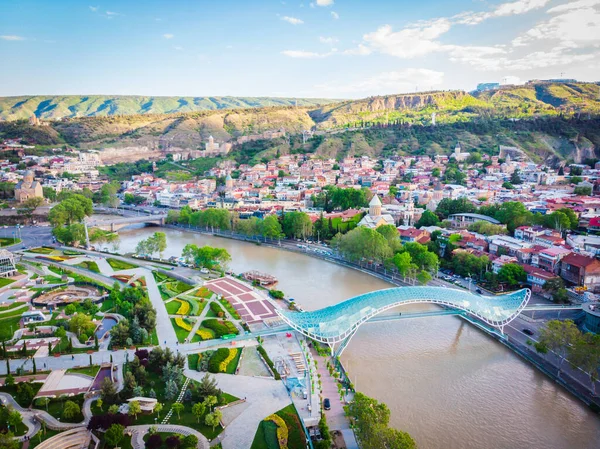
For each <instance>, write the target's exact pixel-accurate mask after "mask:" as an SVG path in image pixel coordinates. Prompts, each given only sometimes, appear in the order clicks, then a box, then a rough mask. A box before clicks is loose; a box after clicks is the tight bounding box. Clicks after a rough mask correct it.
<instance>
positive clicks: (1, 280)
mask: <svg viewBox="0 0 600 449" xmlns="http://www.w3.org/2000/svg"><path fill="white" fill-rule="evenodd" d="M13 282H15V280H14V279H10V278H0V287H5V286H7V285H10V284H12V283H13Z"/></svg>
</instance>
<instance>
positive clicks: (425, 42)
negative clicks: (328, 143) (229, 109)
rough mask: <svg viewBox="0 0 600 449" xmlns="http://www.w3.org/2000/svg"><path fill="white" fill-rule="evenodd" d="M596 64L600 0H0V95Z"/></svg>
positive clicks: (584, 76) (275, 85)
mask: <svg viewBox="0 0 600 449" xmlns="http://www.w3.org/2000/svg"><path fill="white" fill-rule="evenodd" d="M599 56H600V0H572V1H567V0H508V1H497V0H489V1H483V0H452V1H450V0H443V1H440V0H421V1H415V0H312V1H308V0H283V1H281V0H168V1H166V0H164V1H160V0H118V1H106V0H102V1H101V0H94V1H93V2H88V1H87V0H52V1H49V0H0V96H16V95H63V94H64V95H67V94H74V95H92V94H98V95H147V96H166V95H173V96H225V95H231V96H279V97H318V98H363V97H368V96H372V95H384V94H395V93H410V92H415V91H427V90H439V89H444V90H449V89H463V90H467V91H469V90H473V89H474V88H475V87H476V85H477V84H478V83H481V82H499V83H506V84H518V83H523V82H525V81H527V80H530V79H546V78H560V77H564V78H576V79H579V80H584V81H596V80H598V79H599V78H600V77H599V76H598V69H600V62H599V61H600V59H599Z"/></svg>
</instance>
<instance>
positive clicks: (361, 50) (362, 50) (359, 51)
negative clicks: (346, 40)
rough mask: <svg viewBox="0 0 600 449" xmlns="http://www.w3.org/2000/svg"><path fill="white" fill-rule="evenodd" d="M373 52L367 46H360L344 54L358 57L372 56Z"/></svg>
mask: <svg viewBox="0 0 600 449" xmlns="http://www.w3.org/2000/svg"><path fill="white" fill-rule="evenodd" d="M371 53H372V50H371V49H370V48H369V47H367V46H366V45H365V44H358V47H356V48H351V49H350V50H345V51H344V52H343V54H345V55H357V56H366V55H370V54H371Z"/></svg>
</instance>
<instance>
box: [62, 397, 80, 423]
mask: <svg viewBox="0 0 600 449" xmlns="http://www.w3.org/2000/svg"><path fill="white" fill-rule="evenodd" d="M80 414H81V409H80V408H79V404H77V403H76V402H73V401H66V402H65V404H64V406H63V412H62V415H63V418H65V419H72V418H75V417H77V416H79V415H80Z"/></svg>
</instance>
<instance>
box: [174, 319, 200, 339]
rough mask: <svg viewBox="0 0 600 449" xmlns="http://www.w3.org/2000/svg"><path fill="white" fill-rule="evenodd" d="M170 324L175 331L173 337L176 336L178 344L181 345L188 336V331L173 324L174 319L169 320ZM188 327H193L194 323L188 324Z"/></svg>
mask: <svg viewBox="0 0 600 449" xmlns="http://www.w3.org/2000/svg"><path fill="white" fill-rule="evenodd" d="M188 322H189V321H188ZM171 324H172V325H173V329H175V335H177V340H178V341H179V343H183V342H184V341H185V339H186V338H187V337H188V335H189V334H190V331H188V330H186V329H183V328H181V327H179V326H178V325H177V323H176V322H175V318H171ZM190 326H192V327H193V326H194V323H190Z"/></svg>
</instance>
